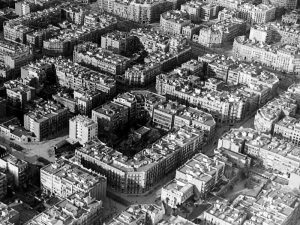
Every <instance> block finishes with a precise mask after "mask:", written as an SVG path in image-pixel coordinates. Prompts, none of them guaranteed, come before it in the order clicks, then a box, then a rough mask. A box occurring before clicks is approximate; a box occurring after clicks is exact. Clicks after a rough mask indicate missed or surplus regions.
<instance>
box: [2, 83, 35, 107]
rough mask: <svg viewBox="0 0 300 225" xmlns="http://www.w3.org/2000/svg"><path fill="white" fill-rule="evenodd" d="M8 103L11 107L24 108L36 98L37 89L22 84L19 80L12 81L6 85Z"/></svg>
mask: <svg viewBox="0 0 300 225" xmlns="http://www.w3.org/2000/svg"><path fill="white" fill-rule="evenodd" d="M4 87H5V89H6V95H7V102H8V104H9V105H10V106H13V107H17V108H24V106H25V105H26V104H27V103H28V102H29V101H31V100H33V99H34V98H35V88H33V87H30V86H28V85H24V84H22V83H21V82H20V81H18V80H10V81H7V82H6V83H4Z"/></svg>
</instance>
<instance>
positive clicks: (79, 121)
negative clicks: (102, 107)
mask: <svg viewBox="0 0 300 225" xmlns="http://www.w3.org/2000/svg"><path fill="white" fill-rule="evenodd" d="M97 136H98V124H97V123H95V122H94V121H93V120H92V119H90V118H88V117H87V116H82V115H78V116H75V117H73V118H71V119H70V120H69V138H70V139H72V140H74V141H78V142H79V143H80V144H82V145H83V144H85V143H87V142H89V141H91V140H93V139H94V138H96V137H97Z"/></svg>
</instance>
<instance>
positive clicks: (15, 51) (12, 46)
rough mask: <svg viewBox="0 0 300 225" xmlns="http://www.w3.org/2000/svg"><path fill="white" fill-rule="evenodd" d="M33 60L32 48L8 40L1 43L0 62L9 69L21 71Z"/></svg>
mask: <svg viewBox="0 0 300 225" xmlns="http://www.w3.org/2000/svg"><path fill="white" fill-rule="evenodd" d="M32 59H33V55H32V51H31V49H30V47H28V46H25V45H21V44H17V43H13V42H10V41H6V40H1V41H0V61H1V62H3V63H4V65H6V66H7V67H8V68H10V69H16V70H19V69H20V68H21V66H23V65H25V64H27V63H28V62H30V61H31V60H32Z"/></svg>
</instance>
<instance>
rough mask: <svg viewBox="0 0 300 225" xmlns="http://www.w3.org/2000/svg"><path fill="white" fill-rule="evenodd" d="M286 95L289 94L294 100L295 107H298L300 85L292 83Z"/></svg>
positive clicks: (299, 102)
mask: <svg viewBox="0 0 300 225" xmlns="http://www.w3.org/2000/svg"><path fill="white" fill-rule="evenodd" d="M287 93H289V94H290V95H291V96H292V97H293V98H294V99H296V102H297V105H298V106H300V84H299V83H294V84H292V85H291V86H289V87H288V89H287Z"/></svg>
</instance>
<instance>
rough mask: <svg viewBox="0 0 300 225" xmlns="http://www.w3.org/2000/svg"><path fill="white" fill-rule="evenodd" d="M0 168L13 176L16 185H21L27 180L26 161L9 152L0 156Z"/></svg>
mask: <svg viewBox="0 0 300 225" xmlns="http://www.w3.org/2000/svg"><path fill="white" fill-rule="evenodd" d="M0 168H2V169H4V170H5V171H7V172H8V173H9V174H10V175H11V176H12V177H13V182H14V185H15V186H16V187H23V186H24V185H25V184H26V183H27V182H28V163H27V162H26V161H24V160H20V159H17V158H16V157H15V156H13V155H10V154H9V155H6V156H4V157H2V158H0Z"/></svg>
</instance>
